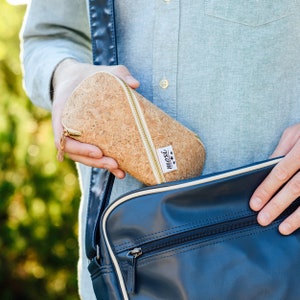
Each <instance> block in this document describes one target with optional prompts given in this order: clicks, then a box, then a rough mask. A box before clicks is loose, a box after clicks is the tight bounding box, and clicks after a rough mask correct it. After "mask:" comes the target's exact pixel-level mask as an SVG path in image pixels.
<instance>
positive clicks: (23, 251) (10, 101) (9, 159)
mask: <svg viewBox="0 0 300 300" xmlns="http://www.w3.org/2000/svg"><path fill="white" fill-rule="evenodd" d="M41 1H43V0H41ZM62 1H63V0H62ZM25 2H26V1H20V0H7V1H5V0H0V249H1V251H0V299H1V300H14V299H18V300H19V299H22V300H27V299H28V300H35V299H41V298H42V299H45V300H47V299H53V300H54V299H55V300H60V299H61V300H73V299H74V300H75V299H78V296H77V281H76V264H77V257H78V246H77V211H78V205H79V189H78V182H77V179H76V171H75V168H74V165H73V163H72V162H70V161H68V160H66V161H64V162H63V163H58V162H57V161H56V158H55V156H56V150H55V147H54V145H53V137H52V129H51V121H50V115H49V113H48V112H46V111H44V110H42V109H38V108H37V107H34V106H33V105H32V104H31V102H30V101H29V100H28V98H27V97H26V95H25V93H24V91H23V88H22V75H21V67H20V61H19V51H20V50H19V37H18V35H19V31H20V28H21V24H22V20H23V16H24V13H25V9H26V5H24V3H25Z"/></svg>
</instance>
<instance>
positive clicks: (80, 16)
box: [20, 0, 92, 111]
mask: <svg viewBox="0 0 300 300" xmlns="http://www.w3.org/2000/svg"><path fill="white" fill-rule="evenodd" d="M20 37H21V62H22V67H23V74H24V87H25V91H26V93H27V95H28V97H29V98H30V99H31V101H32V102H33V103H34V104H36V105H37V106H40V107H42V108H44V109H47V110H49V111H50V110H51V107H52V104H51V79H52V75H53V72H54V70H55V68H56V66H57V65H58V64H59V63H60V62H61V61H62V60H64V59H66V58H74V59H76V60H78V61H80V62H85V63H91V62H92V51H91V41H90V27H89V22H88V11H87V6H86V1H85V0H63V1H61V0H47V1H40V0H32V1H31V2H30V4H28V7H27V11H26V14H25V18H24V22H23V26H22V29H21V33H20Z"/></svg>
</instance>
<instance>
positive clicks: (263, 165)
mask: <svg viewBox="0 0 300 300" xmlns="http://www.w3.org/2000/svg"><path fill="white" fill-rule="evenodd" d="M281 159H282V158H277V159H273V160H269V161H266V162H262V163H260V164H255V165H252V166H248V167H243V168H240V169H236V170H232V171H228V172H225V173H221V174H216V175H214V176H208V177H204V178H200V179H197V180H192V181H186V182H182V183H178V184H177V185H173V184H170V185H165V186H162V187H155V188H152V189H151V188H149V189H144V190H139V191H137V192H135V193H130V194H127V195H125V196H124V197H121V198H119V199H117V200H116V201H115V202H113V203H112V204H111V205H110V206H109V207H108V208H107V210H106V211H105V212H104V214H103V218H102V224H101V227H102V232H103V237H104V240H105V244H106V246H107V250H108V252H109V255H110V258H111V260H112V263H113V265H114V268H115V271H116V274H117V277H118V280H119V284H120V288H121V292H122V295H123V299H124V300H129V297H128V294H127V289H126V285H125V281H124V278H123V275H122V271H121V268H120V266H119V263H118V260H117V258H116V256H115V254H114V252H113V249H112V246H111V244H110V242H109V239H108V234H107V230H106V222H107V219H108V217H109V215H110V214H111V213H112V211H113V210H114V209H115V208H117V207H118V206H119V205H121V204H123V203H124V202H126V201H129V200H131V199H132V198H136V197H139V196H145V195H149V194H156V193H160V192H166V191H169V190H177V189H181V188H187V187H191V186H195V185H199V184H204V183H209V182H214V181H217V180H221V179H226V178H230V177H232V176H236V175H240V174H246V173H249V172H252V171H255V170H258V169H263V168H266V167H269V166H275V165H276V164H277V163H278V162H279V161H280V160H281Z"/></svg>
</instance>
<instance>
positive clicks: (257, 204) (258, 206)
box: [251, 197, 262, 210]
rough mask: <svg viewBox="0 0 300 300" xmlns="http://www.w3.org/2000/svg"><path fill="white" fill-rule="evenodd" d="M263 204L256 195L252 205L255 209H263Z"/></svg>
mask: <svg viewBox="0 0 300 300" xmlns="http://www.w3.org/2000/svg"><path fill="white" fill-rule="evenodd" d="M261 206H262V201H261V199H260V198H257V197H255V198H253V199H252V200H251V207H252V208H253V209H255V210H259V209H261Z"/></svg>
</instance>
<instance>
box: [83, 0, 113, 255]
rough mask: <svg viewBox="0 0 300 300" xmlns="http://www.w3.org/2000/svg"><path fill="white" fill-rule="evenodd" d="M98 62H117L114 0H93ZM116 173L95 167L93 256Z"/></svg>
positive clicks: (88, 239) (89, 227)
mask: <svg viewBox="0 0 300 300" xmlns="http://www.w3.org/2000/svg"><path fill="white" fill-rule="evenodd" d="M89 15H90V29H91V39H92V50H93V63H94V65H116V64H118V58H117V43H116V34H115V20H114V1H113V0H89ZM113 182H114V175H113V174H111V173H110V172H108V171H107V170H105V169H97V168H92V173H91V181H90V191H89V203H88V212H87V223H86V236H85V248H86V254H87V257H88V258H89V259H93V258H94V257H96V256H97V257H99V256H100V248H99V244H100V234H99V222H100V218H101V215H102V213H103V211H104V210H105V208H106V207H107V205H108V202H109V198H110V193H111V190H112V186H113Z"/></svg>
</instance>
